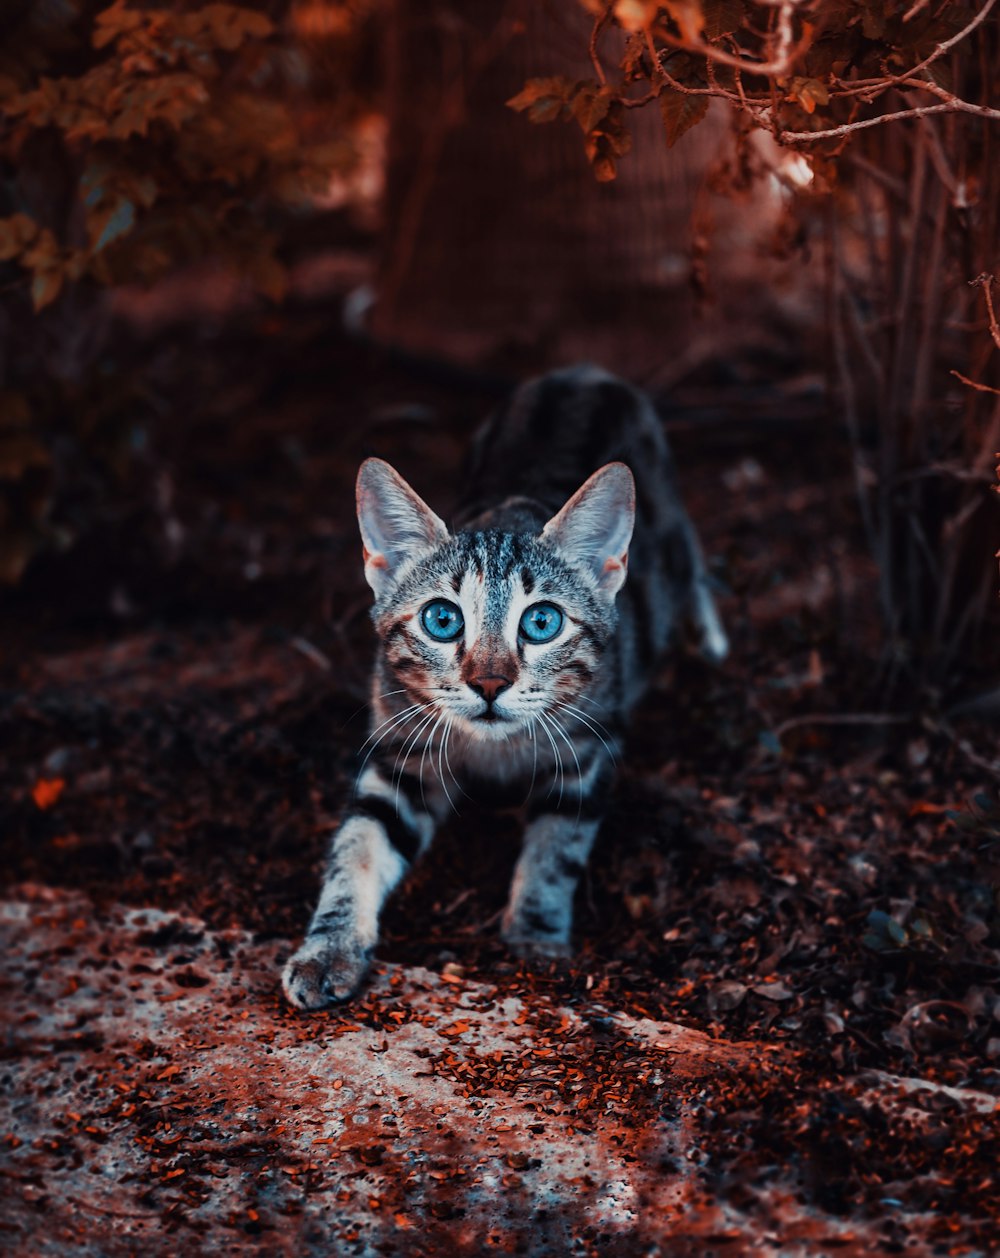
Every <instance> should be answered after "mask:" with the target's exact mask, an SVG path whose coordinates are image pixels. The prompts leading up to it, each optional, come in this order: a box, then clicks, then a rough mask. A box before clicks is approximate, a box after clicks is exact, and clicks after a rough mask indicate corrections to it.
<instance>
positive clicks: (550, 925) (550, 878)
mask: <svg viewBox="0 0 1000 1258" xmlns="http://www.w3.org/2000/svg"><path fill="white" fill-rule="evenodd" d="M599 826H600V818H599V817H598V816H595V815H590V816H588V815H586V812H583V813H582V814H581V815H578V801H573V802H572V807H570V806H569V805H568V804H567V805H566V808H565V811H562V810H560V809H558V808H553V810H552V811H549V812H545V811H539V813H538V815H536V816H535V817H534V818H533V819H532V820H531V821H529V823H528V826H527V828H526V830H525V832H524V845H523V847H522V849H521V855H520V858H519V859H518V862H517V866H516V868H515V870H514V878H513V881H512V883H511V888H510V898H509V900H508V902H507V908H506V909H505V910H504V915H503V921H502V924H501V933H502V935H503V938H504V940H505V941H506V943H507V944H508V945H509V946H510V947H511V948H512V949H513V950H514V951H515V952H517V953H519V954H520V955H522V956H542V957H565V956H569V955H570V953H571V951H572V948H571V944H570V937H571V934H572V930H573V897H574V896H575V895H576V888H577V885H578V884H579V881H580V876H581V874H582V873H583V871H584V869H585V868H586V864H587V857H588V856H589V855H590V849H591V847H593V844H594V839H595V838H596V836H597V830H598V827H599Z"/></svg>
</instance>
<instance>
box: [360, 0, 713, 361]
mask: <svg viewBox="0 0 1000 1258" xmlns="http://www.w3.org/2000/svg"><path fill="white" fill-rule="evenodd" d="M590 25H591V19H590V18H589V17H588V15H587V14H586V13H585V12H584V11H583V10H582V9H581V8H580V7H579V6H578V5H575V4H570V5H565V4H564V5H558V4H552V3H521V4H514V5H512V4H510V3H506V4H505V3H501V2H500V0H476V2H475V3H471V2H470V3H466V4H463V5H461V6H459V5H454V4H451V3H449V2H448V0H437V2H435V3H432V4H428V3H427V2H426V0H394V2H393V5H392V21H391V23H390V24H389V35H388V49H387V51H388V60H389V72H388V91H389V104H388V112H389V120H390V121H389V154H388V176H387V197H386V214H385V247H384V251H383V260H382V266H381V274H380V278H379V285H378V293H377V303H376V307H375V310H374V314H373V324H372V328H373V331H374V333H375V334H376V335H377V336H378V337H379V338H380V339H383V340H385V341H388V342H392V343H395V344H399V345H404V346H406V347H407V348H408V349H411V350H417V351H422V352H427V353H430V354H435V355H443V356H446V357H449V358H455V359H458V360H464V361H476V362H480V363H482V362H494V363H497V362H503V363H504V364H505V365H508V366H515V367H516V366H523V367H536V366H540V365H542V364H544V363H552V362H559V361H569V360H572V359H575V358H580V357H588V356H594V357H600V358H601V359H603V360H604V361H610V362H613V363H614V365H615V366H616V367H617V368H618V369H620V370H623V371H625V372H631V373H632V374H640V373H641V372H642V371H643V370H645V369H646V368H648V367H650V366H651V365H653V364H655V363H658V362H662V361H663V360H664V359H665V358H669V357H672V356H674V355H676V354H678V353H680V352H682V351H683V350H684V348H685V347H686V346H687V345H688V343H689V341H690V337H691V332H690V329H691V326H692V312H693V303H694V294H693V290H692V287H691V284H690V282H689V276H690V265H689V257H690V240H691V220H692V211H693V208H694V205H695V199H696V195H697V191H698V188H699V186H700V182H701V176H702V174H703V173H704V169H705V167H706V165H707V163H708V161H709V160H710V159H711V158H712V157H713V156H714V151H715V148H716V145H717V143H718V142H719V140H720V137H721V135H722V130H723V128H722V125H721V122H720V123H718V124H713V122H712V121H711V120H709V121H708V122H706V123H705V124H703V126H702V127H699V128H698V132H697V138H696V139H693V140H689V141H688V142H687V143H686V144H682V145H681V146H680V147H679V148H678V149H677V150H674V151H670V150H668V149H667V147H666V144H665V142H664V136H663V130H662V124H661V122H660V118H659V113H658V111H656V110H655V109H640V110H633V111H630V117H629V119H628V122H629V124H630V127H631V131H632V138H633V146H634V147H633V152H632V153H631V154H630V155H629V156H628V157H626V158H625V159H624V160H623V161H622V162H621V164H620V166H619V173H618V178H617V179H616V180H615V181H614V182H612V183H606V184H601V183H598V182H597V181H596V180H595V178H594V175H593V173H592V171H591V169H590V166H589V164H588V162H587V159H586V156H585V153H584V146H583V137H582V135H581V132H580V130H579V128H578V127H577V125H576V123H575V122H573V123H560V122H557V123H552V124H547V125H542V126H533V125H532V124H531V123H529V122H528V121H527V120H526V118H525V117H524V116H523V115H520V114H516V113H514V112H513V111H512V110H511V109H509V108H508V107H507V105H506V101H507V100H508V99H509V98H510V97H511V96H513V95H515V94H516V93H517V92H518V91H520V89H521V88H522V87H523V86H524V83H525V80H526V79H528V78H531V77H535V76H538V77H544V76H549V75H553V74H565V75H567V76H569V77H578V78H592V77H593V75H594V71H593V67H592V66H591V64H590V63H589V61H588V59H587V55H586V49H587V43H588V39H589V33H590ZM613 40H614V35H613V33H612V35H611V36H610V38H609V40H608V43H609V47H612V48H613ZM581 54H582V59H581Z"/></svg>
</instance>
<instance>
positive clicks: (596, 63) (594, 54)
mask: <svg viewBox="0 0 1000 1258" xmlns="http://www.w3.org/2000/svg"><path fill="white" fill-rule="evenodd" d="M614 7H615V4H614V0H609V2H608V3H607V4H606V5H605V6H604V11H603V12H602V13H599V14H598V15H597V18H596V20H595V21H594V27H593V30H592V31H591V32H590V44H589V45H588V47H589V51H590V61H591V64H592V65H593V67H594V73H595V74H596V75H597V81H598V82H599V83H600V84H601V86H602V87H603V86H604V85H605V84H606V83H607V81H608V79H607V75H606V74H605V73H604V67H603V66H602V65H601V58H600V55H599V53H598V51H597V44H598V40H599V39H600V38H601V31H603V30H604V28H605V26H607V24H608V22H609V21H610V20H611V13H612V10H613V9H614Z"/></svg>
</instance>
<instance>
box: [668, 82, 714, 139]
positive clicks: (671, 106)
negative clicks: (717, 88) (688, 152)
mask: <svg viewBox="0 0 1000 1258" xmlns="http://www.w3.org/2000/svg"><path fill="white" fill-rule="evenodd" d="M659 99H660V113H661V114H662V116H663V125H664V127H665V128H666V132H667V147H668V148H673V147H674V145H675V144H676V143H677V141H678V140H679V139H680V138H681V136H682V135H683V134H684V133H685V132H686V131H690V130H691V128H692V127H693V126H695V125H696V124H697V123H699V122H701V120H702V118H704V117H705V115H706V114H707V113H708V97H707V96H686V95H685V94H684V93H683V92H675V91H673V89H671V88H664V89H663V91H662V92H660V97H659Z"/></svg>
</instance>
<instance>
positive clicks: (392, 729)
mask: <svg viewBox="0 0 1000 1258" xmlns="http://www.w3.org/2000/svg"><path fill="white" fill-rule="evenodd" d="M428 706H429V705H428V704H426V703H418V704H415V705H414V707H415V709H416V710H415V711H414V710H413V709H410V708H407V709H405V710H404V711H403V712H401V713H397V714H396V716H395V717H392V718H390V720H389V721H383V722H382V724H383V725H388V726H389V728H388V729H386V730H384V731H383V732H382V733H381V734H379V736H378V738H376V739H375V742H374V743H372V745H371V747H370V748H369V750H368V754H367V755H366V756H365V758H364V760H362V761H361V767H360V769H359V770H358V776H357V780H356V782H355V787H354V791H355V794H357V788H358V784H359V783H360V782H361V775H362V774H363V773H364V771H365V766H366V765H367V764H368V761H369V760H370V759H371V758H372V756H373V755H374V754H375V752H376V751H377V750H378V748H379V745H380V744H381V743H382V742H384V741H385V739H386V738H388V737H389V735H390V734H394V733H398V731H399V730H400V729H402V728H404V727H405V726H406V725H408V724H409V723H410V721H412V720H415V719H416V718H417V717H418V716H419V715H420V714H421V712H423V711H424V710H425V709H426V708H427V707H428ZM379 729H382V726H381V725H380V726H379ZM376 732H377V731H376ZM362 750H364V748H363V747H362Z"/></svg>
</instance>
